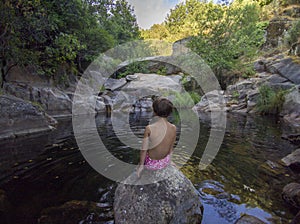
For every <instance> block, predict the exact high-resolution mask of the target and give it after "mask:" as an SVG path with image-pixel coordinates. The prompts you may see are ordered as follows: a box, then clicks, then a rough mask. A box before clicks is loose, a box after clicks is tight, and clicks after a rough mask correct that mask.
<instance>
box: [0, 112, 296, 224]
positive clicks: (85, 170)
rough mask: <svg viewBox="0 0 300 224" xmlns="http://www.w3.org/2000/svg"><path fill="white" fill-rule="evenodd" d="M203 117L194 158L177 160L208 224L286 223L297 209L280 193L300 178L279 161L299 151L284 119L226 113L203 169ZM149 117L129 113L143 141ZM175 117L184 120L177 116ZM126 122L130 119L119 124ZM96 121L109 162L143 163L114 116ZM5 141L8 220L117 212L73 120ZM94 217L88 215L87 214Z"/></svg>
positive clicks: (1, 161)
mask: <svg viewBox="0 0 300 224" xmlns="http://www.w3.org/2000/svg"><path fill="white" fill-rule="evenodd" d="M199 116H200V127H201V128H200V129H201V130H200V135H199V141H198V144H197V147H196V149H195V151H194V153H193V156H192V157H191V158H190V159H189V160H188V162H187V163H186V164H184V165H183V164H181V163H182V159H183V158H185V157H187V155H185V153H184V151H183V152H176V153H174V158H173V160H174V162H175V163H177V164H178V165H183V167H182V168H181V170H182V172H183V173H184V174H185V175H186V176H187V177H188V178H189V179H190V180H191V181H192V182H193V184H194V185H195V187H196V189H197V190H198V191H199V194H200V197H201V200H202V203H203V204H204V217H203V222H202V223H204V224H209V223H234V222H235V221H236V220H237V219H238V218H239V217H240V216H241V215H242V214H245V213H246V214H250V215H253V216H256V217H258V218H260V219H261V220H263V221H265V222H267V223H288V221H289V220H290V219H291V218H292V214H291V212H290V210H289V209H288V208H287V207H286V205H285V204H284V203H283V201H282V199H281V191H282V188H283V187H284V185H286V184H288V183H290V182H292V181H295V180H296V179H297V178H299V175H297V174H295V173H292V171H290V170H288V169H286V168H283V167H281V166H280V165H279V164H278V161H279V160H280V158H282V157H284V156H286V155H287V154H289V153H290V152H291V151H292V150H293V149H295V146H294V145H291V144H290V143H288V142H287V141H285V140H282V139H281V135H282V133H283V132H284V130H285V127H284V126H283V125H282V124H281V123H280V120H278V119H276V118H273V117H264V118H260V117H251V116H238V115H230V116H228V122H227V128H226V133H225V138H224V141H223V144H222V146H221V148H220V150H219V153H218V154H217V156H216V158H215V159H214V160H213V163H212V164H211V165H210V166H208V167H207V168H206V169H205V170H200V169H199V168H198V166H199V162H200V159H201V156H202V154H203V150H204V148H205V146H206V144H207V141H208V138H209V134H210V121H209V116H207V115H203V114H199ZM150 119H151V114H150V113H142V114H132V115H131V116H130V118H129V122H130V128H131V130H132V132H133V133H134V134H135V135H136V136H137V137H140V138H141V137H142V136H143V130H144V127H145V126H146V125H147V123H148V122H149V120H150ZM172 121H173V122H175V123H178V121H177V120H176V118H173V120H172ZM122 122H123V123H124V120H120V121H119V123H120V124H122ZM96 124H97V128H98V133H99V135H100V136H101V139H102V141H103V143H104V144H105V146H106V147H107V148H108V149H109V151H110V152H111V154H110V155H106V156H108V159H109V156H111V157H113V156H114V157H117V158H119V159H121V160H123V161H126V162H129V163H132V164H137V162H138V151H137V150H133V149H131V148H130V147H128V146H126V145H125V144H123V143H121V142H120V141H119V140H118V138H117V136H116V135H115V132H114V128H113V125H112V122H111V119H110V118H106V117H105V116H103V115H99V116H97V119H96ZM119 126H121V127H122V125H119ZM178 126H180V124H178ZM182 128H189V127H182ZM127 131H128V130H126V128H125V125H124V130H119V132H118V135H122V136H123V137H126V135H127ZM179 135H180V132H179V131H178V136H179ZM137 144H140V142H138V143H137ZM0 146H1V153H0V168H1V176H0V178H1V179H0V181H1V182H0V188H1V189H3V190H4V191H5V192H6V194H7V198H8V201H9V202H10V207H9V208H8V209H7V211H6V219H7V223H37V220H38V218H39V217H40V214H41V211H42V210H43V209H45V208H47V207H53V206H60V205H62V204H63V203H65V202H67V201H71V200H82V201H84V200H87V201H94V202H101V203H106V204H108V205H109V207H110V210H111V209H112V203H113V193H114V189H115V186H116V184H115V183H114V182H112V181H110V180H108V179H106V178H105V177H103V176H102V175H100V174H98V173H97V172H96V171H94V170H93V169H92V168H91V167H90V166H89V164H88V163H87V162H86V161H85V159H84V158H83V156H82V155H81V153H80V151H79V149H78V146H77V144H76V141H75V139H74V136H73V131H72V122H71V120H70V119H65V120H61V121H60V126H59V127H58V128H57V130H55V131H53V132H51V133H49V134H47V135H36V136H30V137H26V138H22V139H15V140H10V141H5V142H4V141H3V142H0ZM88 217H90V216H88V214H87V217H82V219H83V220H85V219H87V218H88ZM110 218H111V219H112V217H110ZM107 219H109V218H107V217H106V219H103V222H104V221H107ZM108 221H109V220H108ZM110 221H112V220H110ZM83 223H84V222H83ZM86 223H87V222H86Z"/></svg>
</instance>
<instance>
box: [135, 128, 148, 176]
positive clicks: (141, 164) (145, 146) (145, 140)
mask: <svg viewBox="0 0 300 224" xmlns="http://www.w3.org/2000/svg"><path fill="white" fill-rule="evenodd" d="M150 133H151V131H150V128H149V126H147V127H146V128H145V132H144V138H143V143H142V149H141V151H140V162H139V166H138V168H137V175H138V177H140V174H141V172H142V170H143V169H144V163H145V158H146V155H147V150H148V147H149V136H150Z"/></svg>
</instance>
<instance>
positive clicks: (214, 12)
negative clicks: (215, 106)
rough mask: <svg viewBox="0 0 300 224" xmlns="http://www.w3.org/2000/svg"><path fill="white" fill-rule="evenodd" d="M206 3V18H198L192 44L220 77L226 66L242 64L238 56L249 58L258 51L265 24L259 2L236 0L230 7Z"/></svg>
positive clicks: (232, 67) (231, 66) (234, 66)
mask: <svg viewBox="0 0 300 224" xmlns="http://www.w3.org/2000/svg"><path fill="white" fill-rule="evenodd" d="M202 4H203V3H202ZM203 5H204V6H203V7H204V8H205V11H204V13H203V12H202V13H203V14H204V15H203V16H205V18H206V19H205V20H203V19H201V20H198V24H199V25H198V26H199V27H200V32H199V34H198V36H196V37H194V38H193V39H192V41H191V43H190V47H191V48H192V50H194V51H195V52H196V53H198V54H199V55H200V56H202V57H203V59H204V60H205V61H206V62H207V63H208V65H209V66H210V67H211V68H212V69H213V71H214V72H215V74H216V75H217V77H218V76H220V75H221V74H222V73H223V71H224V70H230V69H234V68H237V67H238V66H240V61H239V60H238V59H239V58H241V57H244V58H245V57H246V58H248V60H249V59H250V58H251V57H253V56H254V55H255V54H256V52H257V50H258V49H259V47H260V46H261V44H262V43H263V33H264V32H263V27H264V26H263V25H262V24H261V23H260V21H259V12H260V8H259V6H258V4H255V3H243V2H241V3H239V2H238V1H237V2H234V3H232V5H231V6H230V7H223V6H220V5H215V4H203ZM206 13H207V14H206Z"/></svg>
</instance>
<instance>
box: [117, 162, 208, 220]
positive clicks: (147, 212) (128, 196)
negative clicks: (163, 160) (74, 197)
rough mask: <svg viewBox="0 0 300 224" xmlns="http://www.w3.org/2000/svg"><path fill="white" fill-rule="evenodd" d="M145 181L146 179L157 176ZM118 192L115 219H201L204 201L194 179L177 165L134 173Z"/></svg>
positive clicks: (119, 187)
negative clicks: (191, 179) (189, 178)
mask: <svg viewBox="0 0 300 224" xmlns="http://www.w3.org/2000/svg"><path fill="white" fill-rule="evenodd" d="M158 179H163V180H161V181H159V182H156V183H151V184H147V185H142V184H143V183H144V181H145V180H148V181H150V180H153V181H154V180H158ZM126 182H127V183H129V182H130V183H135V184H136V185H129V184H119V186H118V187H117V189H116V192H115V201H114V214H115V223H116V224H118V223H128V224H131V223H158V224H159V223H161V224H163V223H189V224H192V223H201V220H202V210H203V209H202V204H201V202H200V198H199V194H198V193H197V191H196V189H195V188H194V186H193V185H192V183H191V182H190V181H189V180H188V179H187V178H186V177H185V176H184V175H183V174H182V173H181V172H180V171H179V170H177V169H176V168H175V167H173V166H168V167H167V168H165V169H163V170H159V171H149V170H144V171H143V173H142V177H141V178H140V179H138V178H137V176H136V173H133V174H132V175H131V176H130V177H129V178H128V179H127V180H126V181H125V183H126Z"/></svg>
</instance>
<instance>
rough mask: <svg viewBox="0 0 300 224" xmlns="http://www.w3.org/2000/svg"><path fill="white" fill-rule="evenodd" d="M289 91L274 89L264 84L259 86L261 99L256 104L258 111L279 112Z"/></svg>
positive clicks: (263, 112)
mask: <svg viewBox="0 0 300 224" xmlns="http://www.w3.org/2000/svg"><path fill="white" fill-rule="evenodd" d="M286 93H287V91H284V90H282V89H280V90H273V89H272V88H271V87H270V86H267V85H263V86H261V87H260V88H259V94H260V96H259V100H258V103H257V105H256V108H257V110H258V112H260V113H262V114H279V113H280V111H281V109H282V106H283V103H284V100H285V95H286Z"/></svg>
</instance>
